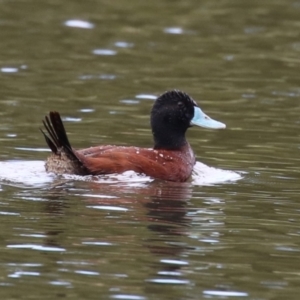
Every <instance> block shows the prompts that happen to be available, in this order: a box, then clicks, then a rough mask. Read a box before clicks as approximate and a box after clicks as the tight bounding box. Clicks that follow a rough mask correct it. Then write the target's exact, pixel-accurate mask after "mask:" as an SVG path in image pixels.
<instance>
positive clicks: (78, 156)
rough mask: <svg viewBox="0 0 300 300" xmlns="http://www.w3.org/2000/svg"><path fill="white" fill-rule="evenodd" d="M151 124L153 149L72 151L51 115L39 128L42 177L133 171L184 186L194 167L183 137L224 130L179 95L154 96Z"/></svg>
mask: <svg viewBox="0 0 300 300" xmlns="http://www.w3.org/2000/svg"><path fill="white" fill-rule="evenodd" d="M150 123H151V129H152V135H153V142H154V145H153V147H152V148H141V147H136V146H115V145H100V146H93V147H89V148H85V149H79V150H76V149H75V148H73V147H72V146H71V144H70V142H69V139H68V136H67V133H66V130H65V127H64V124H63V122H62V119H61V116H60V114H59V113H58V112H57V111H50V112H49V114H48V115H47V116H45V118H44V120H43V125H44V130H43V129H40V130H41V132H42V134H43V136H44V138H45V140H46V143H47V145H48V147H49V148H50V150H51V152H52V153H51V154H50V156H49V157H48V158H47V160H46V163H45V169H46V172H48V173H54V174H56V175H61V174H74V175H81V176H86V175H104V174H115V173H117V174H120V173H123V172H125V171H134V172H136V173H139V174H144V175H146V176H150V177H151V178H153V179H159V180H164V181H173V182H185V181H187V180H188V179H189V178H190V177H191V174H192V171H193V167H194V165H195V163H196V158H195V154H194V152H193V149H192V148H191V146H190V144H189V143H188V141H187V140H186V137H185V134H186V131H187V129H188V128H190V127H192V126H200V127H204V128H210V129H224V128H225V127H226V125H225V124H224V123H221V122H219V121H216V120H214V119H212V118H210V117H209V116H208V115H206V114H205V113H204V112H203V111H202V110H201V108H200V107H199V106H198V104H197V102H196V101H195V100H194V99H193V98H191V97H190V96H189V95H188V94H187V93H185V92H182V91H179V90H171V91H167V92H165V93H163V94H161V95H160V96H158V97H157V99H156V100H155V102H154V104H153V107H152V110H151V115H150Z"/></svg>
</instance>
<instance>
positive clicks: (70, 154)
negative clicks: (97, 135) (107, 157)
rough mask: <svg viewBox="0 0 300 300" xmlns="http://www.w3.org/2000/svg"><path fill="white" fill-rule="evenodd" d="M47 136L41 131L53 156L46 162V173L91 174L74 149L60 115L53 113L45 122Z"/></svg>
mask: <svg viewBox="0 0 300 300" xmlns="http://www.w3.org/2000/svg"><path fill="white" fill-rule="evenodd" d="M43 124H44V128H45V130H46V131H47V134H46V133H45V132H44V131H43V130H42V129H41V132H42V134H43V135H44V137H45V140H46V143H47V144H48V146H49V148H50V149H51V151H52V155H51V156H49V157H48V159H47V161H46V165H45V166H46V171H47V172H53V173H56V174H76V175H87V174H89V172H88V170H87V169H86V167H85V166H84V165H83V163H82V162H81V160H80V158H79V155H78V154H77V153H76V151H75V150H73V149H72V147H71V144H70V142H69V139H68V136H67V133H66V130H65V127H64V124H63V122H62V120H61V117H60V114H59V113H58V112H56V111H51V112H50V113H49V116H45V120H43Z"/></svg>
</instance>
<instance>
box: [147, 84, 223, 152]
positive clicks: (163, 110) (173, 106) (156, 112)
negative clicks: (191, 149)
mask: <svg viewBox="0 0 300 300" xmlns="http://www.w3.org/2000/svg"><path fill="white" fill-rule="evenodd" d="M192 125H198V126H203V127H208V128H225V125H224V124H222V123H220V122H217V121H214V120H212V119H211V118H209V117H208V116H207V115H205V114H204V113H203V112H202V110H201V109H200V108H199V107H198V105H197V103H196V102H195V101H194V100H193V99H192V98H191V97H190V96H189V95H188V94H186V93H184V92H181V91H177V90H173V91H169V92H166V93H164V94H162V95H161V96H159V97H158V98H157V99H156V101H155V103H154V105H153V108H152V111H151V127H152V133H153V137H154V148H155V149H169V150H176V149H180V148H181V147H182V146H184V145H185V144H186V143H187V142H186V139H185V132H186V131H187V129H188V128H189V127H191V126H192Z"/></svg>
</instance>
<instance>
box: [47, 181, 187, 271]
mask: <svg viewBox="0 0 300 300" xmlns="http://www.w3.org/2000/svg"><path fill="white" fill-rule="evenodd" d="M66 184H68V183H64V184H62V185H61V186H60V187H59V186H58V185H56V187H55V190H52V192H53V194H51V191H49V192H48V193H49V195H48V198H49V201H48V202H47V204H46V211H47V213H49V214H50V215H54V216H55V219H56V220H59V222H56V226H55V227H56V228H60V227H61V230H53V229H50V230H49V231H48V232H47V238H46V240H45V244H46V245H48V246H55V247H62V248H65V247H64V245H60V242H59V241H60V238H59V236H60V234H62V233H63V234H64V235H66V234H67V235H69V234H72V233H69V234H68V233H66V232H64V231H65V229H63V226H64V224H65V223H66V222H65V221H64V220H63V216H64V215H65V214H66V211H68V210H70V209H71V208H70V207H69V206H68V205H66V204H63V203H64V199H65V198H66V195H67V193H68V191H67V189H66ZM79 184H80V185H84V190H89V194H90V195H93V197H89V196H88V195H87V196H84V195H83V197H84V202H85V204H86V205H87V206H88V207H92V208H97V207H105V206H106V207H116V208H118V207H122V208H124V207H128V208H129V209H130V211H133V212H134V213H133V214H134V216H133V218H134V221H135V222H139V223H140V224H141V225H142V226H144V225H145V226H147V228H148V229H149V234H147V236H146V237H145V238H143V239H142V240H143V246H144V247H146V248H147V249H148V250H150V252H151V253H152V254H155V256H158V257H161V258H166V257H167V258H169V259H173V260H178V259H179V256H180V254H181V253H182V252H184V251H185V249H186V248H187V246H186V244H185V243H184V242H183V241H182V237H185V236H186V235H187V234H188V232H187V228H189V226H190V222H191V219H190V217H188V216H187V203H188V200H190V198H191V196H192V186H191V184H190V183H180V184H175V183H172V182H164V183H162V182H159V181H156V182H153V183H150V184H148V185H147V186H145V187H143V188H132V187H126V186H122V185H120V186H118V185H108V184H99V183H96V182H80V183H79ZM97 194H99V197H97ZM132 194H135V195H139V196H138V198H139V199H138V201H137V200H136V198H135V197H134V199H132ZM105 195H109V196H108V197H107V198H105ZM108 211H109V210H108ZM101 212H103V211H100V212H99V210H97V209H87V210H86V212H84V213H83V212H81V214H82V216H84V218H85V219H86V221H87V222H89V225H90V227H91V228H90V230H92V231H94V230H95V226H97V227H100V228H103V229H102V230H101V231H99V233H100V234H101V233H105V232H106V234H107V232H109V231H106V230H105V228H106V226H110V227H111V225H109V224H110V222H114V223H116V222H117V220H118V219H117V220H116V219H107V218H103V217H101V218H99V214H101ZM84 214H85V215H84ZM101 215H103V214H101ZM81 218H83V217H81ZM89 220H96V222H97V223H96V224H94V221H93V224H94V225H93V224H92V223H91V222H90V221H89ZM101 220H102V221H101ZM52 221H54V220H53V218H52ZM81 222H85V221H83V220H82V221H81ZM129 222H130V221H129ZM101 224H102V225H101ZM123 224H126V222H125V223H123ZM122 226H123V227H124V225H122ZM131 228H132V227H128V230H132V229H131ZM85 238H86V239H89V237H88V236H87V237H85ZM98 238H100V239H104V240H106V241H108V242H109V243H112V244H115V243H116V242H117V243H122V240H123V239H124V238H126V243H128V242H130V240H129V239H130V238H133V239H136V238H138V237H136V236H135V235H133V236H132V232H130V235H127V236H126V237H125V236H124V238H122V237H121V236H119V235H117V236H114V235H111V234H110V235H109V236H99V237H98ZM124 242H125V240H124ZM132 243H136V241H134V240H133V241H132ZM79 244H80V242H79ZM158 266H159V267H158ZM153 267H154V268H155V269H157V267H158V268H159V270H157V271H158V273H159V272H174V271H176V270H178V269H179V268H181V267H182V266H180V265H178V264H170V263H168V264H161V265H160V264H159V265H157V264H155V265H154V266H153ZM155 273H157V272H155Z"/></svg>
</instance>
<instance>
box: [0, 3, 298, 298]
mask: <svg viewBox="0 0 300 300" xmlns="http://www.w3.org/2000/svg"><path fill="white" fill-rule="evenodd" d="M299 16H300V2H299V1H289V0H277V1H274V0H272V1H271V0H268V1H261V2H257V1H238V0H236V1H234V0H228V1H201V2H200V1H196V0H193V1H192V0H191V1H167V0H164V1H156V0H155V1H136V0H134V1H125V0H119V1H68V2H65V1H21V0H17V1H1V2H0V40H1V45H0V79H1V80H0V145H1V147H0V161H1V162H2V163H0V168H1V170H0V175H1V172H2V174H3V173H4V171H5V172H6V173H5V174H6V175H7V178H3V176H2V179H1V182H0V204H1V206H0V217H1V222H0V231H1V248H0V249H1V268H0V286H1V287H0V295H1V299H59V298H68V299H110V298H112V299H127V300H140V299H141V300H143V299H259V300H260V299H276V300H277V299H278V300H279V299H299V294H300V284H299V282H300V277H299V274H300V273H299V255H300V224H299V221H300V218H299V214H300V204H299V192H300V185H299V179H300V175H299V165H300V156H299V151H300V149H299V147H300V139H299V124H300V117H299V115H300V102H299V100H300V77H299V67H300V59H299V55H300V33H299V32H300V31H299V28H300V27H299V25H300V21H299V20H300V19H299ZM72 20H73V21H72ZM74 20H77V22H76V21H74ZM78 21H81V22H78ZM172 88H177V89H182V90H184V91H186V92H188V93H189V94H190V95H191V96H192V97H193V98H195V99H196V100H198V102H199V103H200V105H201V107H202V108H203V110H204V111H205V112H207V113H208V114H209V115H210V116H211V117H213V118H216V119H217V120H220V121H222V122H224V123H226V124H227V129H226V130H223V131H210V130H205V129H202V130H201V129H196V128H192V129H191V130H189V133H188V138H189V141H190V143H191V144H192V146H193V149H194V151H195V153H196V154H197V160H198V161H201V162H203V163H204V164H206V165H208V166H211V167H214V168H216V170H219V171H220V170H224V172H225V173H226V172H229V171H230V170H232V171H238V172H242V177H243V178H242V179H241V180H231V181H227V180H223V181H222V180H220V181H217V180H214V179H215V178H214V176H215V174H216V173H209V174H208V173H207V175H208V176H212V177H213V178H210V179H211V180H210V183H209V184H201V183H200V184H199V182H198V183H197V182H196V184H195V182H194V181H193V182H188V183H185V184H172V183H165V182H157V181H154V182H152V181H151V180H144V179H143V178H142V179H141V180H140V179H137V178H136V177H134V179H132V180H131V179H130V176H129V178H128V177H127V178H126V180H124V178H122V180H119V179H118V178H117V179H116V180H115V179H114V180H111V179H107V178H106V179H103V180H102V181H101V182H94V181H82V180H80V179H74V178H55V177H51V176H47V175H46V174H45V173H44V172H43V168H42V160H44V159H45V157H46V156H47V155H48V153H49V152H48V151H47V148H46V146H45V142H44V141H43V138H42V136H41V134H40V133H39V131H38V127H40V126H41V119H42V118H43V116H44V115H45V114H46V113H47V112H48V111H49V110H58V111H60V112H61V113H62V115H63V116H64V118H65V122H66V127H67V130H68V132H69V135H70V140H71V141H72V144H73V145H74V147H78V148H80V147H87V146H90V145H96V144H102V143H103V144H112V143H113V144H122V145H138V146H144V147H149V146H151V132H150V130H149V111H150V109H151V106H152V103H153V97H155V96H157V95H159V94H160V93H162V92H164V91H165V90H168V89H172ZM7 161H9V162H7ZM12 161H14V162H12ZM3 162H5V163H3ZM18 164H21V165H20V166H22V168H21V167H20V168H19V167H16V166H18ZM27 168H28V169H27ZM226 174H229V173H226ZM11 178H13V179H11ZM16 178H17V179H16Z"/></svg>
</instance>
